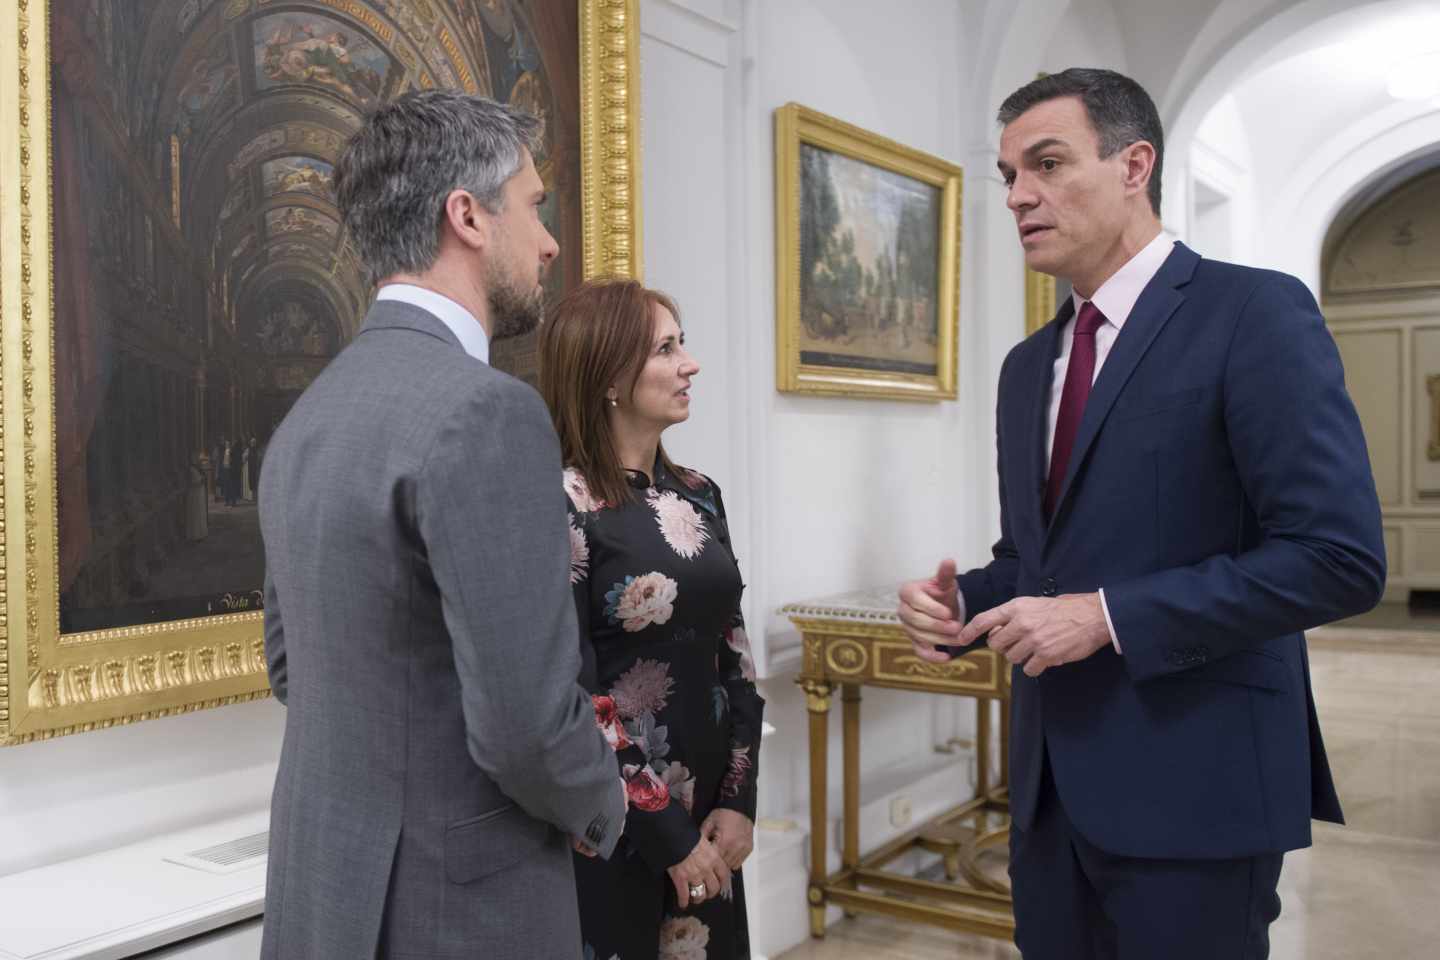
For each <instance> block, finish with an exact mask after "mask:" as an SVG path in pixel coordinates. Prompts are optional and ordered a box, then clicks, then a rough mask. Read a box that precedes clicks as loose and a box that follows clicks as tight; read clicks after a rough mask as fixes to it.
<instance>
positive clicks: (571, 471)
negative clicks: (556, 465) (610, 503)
mask: <svg viewBox="0 0 1440 960" xmlns="http://www.w3.org/2000/svg"><path fill="white" fill-rule="evenodd" d="M563 482H564V484H565V492H566V493H567V494H568V495H569V497H570V502H571V503H573V504H575V509H576V510H579V511H580V512H581V513H593V512H594V511H596V510H604V509H605V507H606V506H607V504H606V503H605V501H604V500H601V499H600V498H599V497H597V496H594V495H593V494H591V493H590V484H588V483H586V482H585V474H583V473H581V472H580V471H579V470H576V469H575V468H574V467H566V468H565V479H564V481H563Z"/></svg>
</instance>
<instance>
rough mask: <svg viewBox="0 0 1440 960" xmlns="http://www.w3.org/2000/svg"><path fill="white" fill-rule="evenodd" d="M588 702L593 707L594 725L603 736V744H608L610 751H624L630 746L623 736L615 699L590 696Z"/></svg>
mask: <svg viewBox="0 0 1440 960" xmlns="http://www.w3.org/2000/svg"><path fill="white" fill-rule="evenodd" d="M590 701H591V703H593V704H594V705H595V725H596V726H597V727H599V728H600V732H601V733H603V734H604V735H605V742H606V743H608V744H610V749H612V750H624V749H625V748H626V747H628V746H630V738H629V737H627V736H625V724H624V723H623V722H622V721H621V719H620V711H619V709H618V708H616V706H615V698H614V697H605V696H601V695H600V694H591V695H590Z"/></svg>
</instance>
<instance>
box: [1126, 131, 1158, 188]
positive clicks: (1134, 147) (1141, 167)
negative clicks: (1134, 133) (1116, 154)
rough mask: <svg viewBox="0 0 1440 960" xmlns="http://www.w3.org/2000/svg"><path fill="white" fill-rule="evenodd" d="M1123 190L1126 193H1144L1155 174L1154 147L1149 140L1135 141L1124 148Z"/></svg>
mask: <svg viewBox="0 0 1440 960" xmlns="http://www.w3.org/2000/svg"><path fill="white" fill-rule="evenodd" d="M1124 160H1125V189H1126V192H1128V193H1144V192H1145V191H1146V190H1147V189H1148V187H1149V184H1150V178H1151V177H1152V176H1154V174H1155V145H1154V144H1152V143H1151V142H1150V141H1149V140H1136V141H1135V142H1134V143H1132V144H1130V146H1128V147H1126V148H1125V157H1124Z"/></svg>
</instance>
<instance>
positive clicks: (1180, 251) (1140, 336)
mask: <svg viewBox="0 0 1440 960" xmlns="http://www.w3.org/2000/svg"><path fill="white" fill-rule="evenodd" d="M1199 262H1200V257H1199V255H1198V254H1196V253H1195V251H1193V250H1191V249H1190V248H1189V247H1187V246H1185V245H1184V244H1183V243H1176V244H1175V249H1174V250H1172V251H1171V252H1170V256H1168V257H1166V258H1165V262H1164V263H1163V264H1161V265H1160V270H1159V272H1158V273H1156V274H1155V276H1154V277H1153V278H1151V280H1150V282H1149V283H1148V284H1146V286H1145V289H1144V290H1143V291H1142V292H1141V293H1140V299H1139V300H1137V301H1135V308H1134V309H1133V310H1131V311H1130V316H1129V318H1127V319H1126V321H1125V326H1124V327H1122V328H1121V329H1120V335H1119V336H1118V337H1116V338H1115V345H1114V346H1113V347H1111V348H1110V354H1109V356H1107V357H1106V358H1105V365H1104V366H1102V367H1101V368H1100V375H1099V376H1098V377H1096V379H1095V385H1094V387H1092V388H1091V390H1090V399H1089V400H1087V401H1086V403H1085V415H1084V416H1082V417H1081V418H1080V431H1079V432H1078V433H1077V434H1076V435H1075V448H1074V450H1072V451H1071V454H1070V465H1069V468H1068V469H1067V470H1066V471H1065V482H1064V484H1063V485H1062V486H1061V487H1060V497H1059V499H1058V500H1056V502H1055V516H1059V515H1060V511H1061V510H1062V509H1063V508H1064V506H1065V500H1066V498H1067V497H1069V495H1070V489H1071V487H1073V486H1074V485H1075V477H1076V476H1077V475H1078V474H1079V472H1080V468H1081V465H1082V464H1083V463H1084V462H1085V457H1086V455H1087V454H1088V453H1089V452H1090V447H1091V446H1093V445H1094V443H1095V438H1096V437H1097V436H1098V435H1099V433H1100V427H1101V425H1102V424H1104V423H1105V418H1106V417H1107V416H1109V415H1110V408H1111V407H1113V406H1114V405H1115V399H1116V398H1117V397H1118V396H1120V391H1121V389H1122V388H1123V387H1124V386H1125V384H1126V382H1127V381H1129V379H1130V375H1131V374H1132V373H1134V372H1135V367H1136V365H1137V364H1139V363H1140V359H1141V358H1142V357H1144V356H1145V351H1147V350H1149V349H1150V344H1152V343H1154V342H1155V338H1156V337H1157V336H1158V335H1159V333H1160V331H1161V330H1163V329H1164V328H1165V324H1166V323H1168V322H1169V320H1170V317H1171V316H1172V315H1173V314H1174V313H1175V311H1176V310H1177V309H1178V308H1179V306H1180V304H1182V303H1184V302H1185V295H1184V294H1183V293H1181V292H1180V291H1179V290H1178V289H1177V288H1179V287H1182V286H1184V285H1185V284H1186V283H1188V282H1189V281H1190V277H1191V276H1192V275H1194V273H1195V265H1196V264H1197V263H1199ZM1052 521H1053V518H1052Z"/></svg>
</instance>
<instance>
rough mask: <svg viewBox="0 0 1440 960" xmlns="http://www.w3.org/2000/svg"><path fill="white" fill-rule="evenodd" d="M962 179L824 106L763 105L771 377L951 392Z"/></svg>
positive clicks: (844, 391)
mask: <svg viewBox="0 0 1440 960" xmlns="http://www.w3.org/2000/svg"><path fill="white" fill-rule="evenodd" d="M961 182H962V175H961V171H960V168H959V167H957V166H955V165H954V164H951V163H948V162H946V161H944V160H941V159H940V158H938V157H933V156H930V155H929V154H926V153H922V152H920V151H919V150H914V149H911V148H910V147H906V146H903V145H901V144H898V143H895V142H894V141H892V140H887V139H885V138H884V137H881V136H878V135H876V134H873V133H870V132H868V131H865V130H861V129H860V128H859V127H854V126H851V125H850V124H848V123H845V122H843V121H840V120H837V119H835V118H834V117H828V116H826V115H824V114H822V113H818V112H816V111H814V110H809V109H807V108H805V107H802V106H800V105H799V104H795V103H791V104H787V105H786V106H784V107H781V108H780V109H779V110H777V111H776V112H775V207H776V209H775V222H776V227H775V230H776V237H775V264H776V269H775V317H776V381H777V383H776V385H777V386H778V388H779V389H780V390H782V391H786V392H794V393H810V394H832V395H843V396H857V397H886V398H894V399H902V400H953V399H955V395H956V363H957V357H956V337H957V333H958V329H959V326H958V325H959V318H960V312H959V306H960V295H959V294H960V287H959V284H960V201H961Z"/></svg>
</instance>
